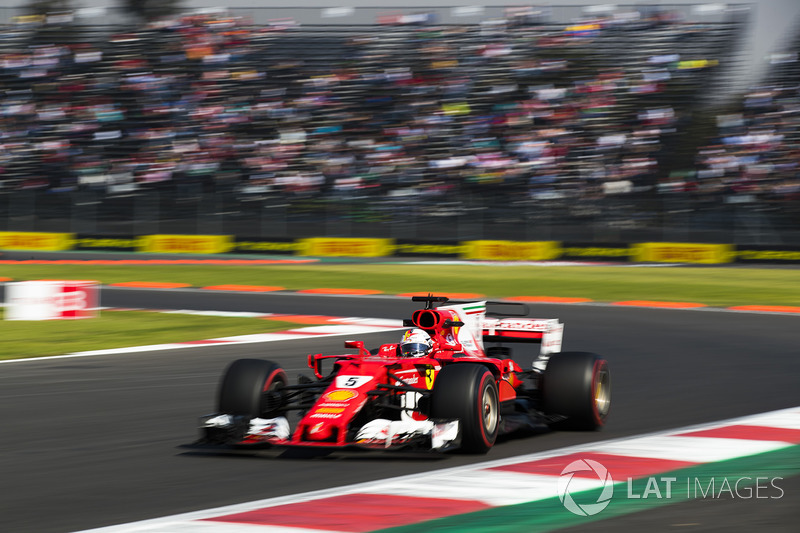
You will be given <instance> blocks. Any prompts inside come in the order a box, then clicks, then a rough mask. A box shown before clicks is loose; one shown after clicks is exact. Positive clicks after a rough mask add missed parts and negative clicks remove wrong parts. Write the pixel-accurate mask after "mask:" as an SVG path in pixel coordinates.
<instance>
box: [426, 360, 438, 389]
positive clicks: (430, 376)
mask: <svg viewBox="0 0 800 533" xmlns="http://www.w3.org/2000/svg"><path fill="white" fill-rule="evenodd" d="M435 378H436V368H435V367H434V366H433V365H425V388H427V389H432V388H433V380H434V379H435Z"/></svg>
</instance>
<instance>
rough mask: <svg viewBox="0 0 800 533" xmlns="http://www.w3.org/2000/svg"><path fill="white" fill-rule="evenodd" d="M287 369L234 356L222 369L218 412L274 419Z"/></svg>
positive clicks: (286, 380)
mask: <svg viewBox="0 0 800 533" xmlns="http://www.w3.org/2000/svg"><path fill="white" fill-rule="evenodd" d="M287 383H288V379H287V377H286V372H284V371H283V369H282V368H281V367H280V366H279V365H278V364H276V363H273V362H272V361H266V360H263V359H237V360H236V361H234V362H233V363H231V364H230V365H229V366H228V368H227V369H226V370H225V374H224V376H223V378H222V381H221V382H220V386H219V394H218V399H217V406H218V412H220V413H224V414H229V415H244V416H251V417H263V418H273V417H274V416H275V415H276V414H277V410H278V408H279V407H280V404H281V402H280V389H282V388H283V387H284V386H285V385H286V384H287Z"/></svg>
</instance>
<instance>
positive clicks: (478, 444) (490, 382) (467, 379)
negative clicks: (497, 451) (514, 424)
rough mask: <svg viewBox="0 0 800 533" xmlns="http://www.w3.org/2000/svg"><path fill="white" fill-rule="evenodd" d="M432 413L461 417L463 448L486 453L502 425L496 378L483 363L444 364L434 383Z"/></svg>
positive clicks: (446, 416)
mask: <svg viewBox="0 0 800 533" xmlns="http://www.w3.org/2000/svg"><path fill="white" fill-rule="evenodd" d="M430 413H431V418H457V419H458V420H459V424H460V426H461V450H462V451H464V452H467V453H486V452H488V451H489V450H490V449H491V448H492V446H493V445H494V442H495V440H496V439H497V433H498V430H499V427H500V399H499V394H498V390H497V380H496V379H495V377H494V375H493V374H492V373H491V371H489V369H488V368H486V367H485V366H483V365H478V364H473V363H456V364H450V365H448V366H445V367H444V368H443V369H442V370H441V371H440V372H439V375H438V376H436V381H435V382H434V384H433V395H432V397H431V410H430Z"/></svg>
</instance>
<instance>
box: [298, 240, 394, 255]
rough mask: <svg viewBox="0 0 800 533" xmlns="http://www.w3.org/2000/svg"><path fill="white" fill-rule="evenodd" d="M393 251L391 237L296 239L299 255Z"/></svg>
mask: <svg viewBox="0 0 800 533" xmlns="http://www.w3.org/2000/svg"><path fill="white" fill-rule="evenodd" d="M393 252H394V240H393V239H352V238H331V239H328V238H322V237H318V238H312V239H300V240H299V241H297V253H298V254H299V255H317V256H325V257H384V256H387V255H392V253H393Z"/></svg>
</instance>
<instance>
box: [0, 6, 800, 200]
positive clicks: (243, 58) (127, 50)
mask: <svg viewBox="0 0 800 533" xmlns="http://www.w3.org/2000/svg"><path fill="white" fill-rule="evenodd" d="M42 24H43V22H42V21H41V20H39V21H34V22H31V21H26V22H24V23H18V24H15V25H11V26H8V27H5V28H0V87H2V88H3V90H2V92H0V188H2V190H3V191H11V190H20V189H37V190H41V191H49V192H51V193H54V194H58V193H69V192H71V191H81V190H93V191H97V192H99V193H101V194H105V195H119V194H129V193H132V192H133V193H137V192H139V193H140V192H143V191H148V190H158V191H162V192H163V191H167V192H169V193H170V195H172V196H174V198H176V199H182V198H184V199H186V198H195V197H197V196H198V195H202V194H215V195H221V196H225V197H228V198H234V199H236V200H237V201H241V202H244V201H247V200H260V199H265V198H270V197H273V198H274V197H279V198H281V199H282V200H283V201H288V202H293V201H295V200H298V201H300V200H308V199H320V198H322V199H328V200H331V199H332V200H338V199H341V198H355V197H358V198H366V199H368V200H370V201H371V202H373V203H374V204H375V205H379V204H381V203H384V204H386V205H391V204H392V203H393V202H394V203H420V204H422V203H425V202H428V201H433V200H442V199H447V200H452V199H462V198H479V199H480V201H481V202H483V203H486V204H492V205H496V206H507V205H509V203H512V202H517V203H519V202H542V201H548V200H558V199H561V200H565V201H567V202H569V203H571V204H575V203H576V202H577V203H579V202H580V200H581V199H587V198H602V197H606V196H614V195H624V194H630V193H635V192H637V191H648V190H655V189H656V188H657V187H656V186H657V184H658V183H659V180H660V179H661V178H663V176H664V175H666V174H667V173H668V171H669V170H670V168H669V166H670V164H671V163H673V159H674V154H673V152H672V149H673V148H674V147H675V145H676V142H677V139H678V135H679V133H680V132H679V129H680V126H681V121H682V120H684V119H685V117H686V116H687V115H688V114H689V113H690V111H691V109H692V106H693V105H697V102H698V101H699V99H700V98H701V96H702V95H703V93H704V91H707V90H708V88H709V86H710V84H711V82H712V80H713V79H714V77H715V74H716V72H717V71H718V70H719V69H720V61H723V62H724V60H725V59H726V58H727V56H726V53H728V51H729V50H730V49H731V48H732V43H733V42H735V40H736V38H737V33H738V31H739V28H738V27H737V26H736V25H735V24H724V23H720V24H713V25H711V24H697V23H690V22H686V21H684V20H682V19H680V17H677V16H675V15H674V14H672V13H668V12H654V13H651V14H649V15H647V16H644V15H641V14H639V13H636V12H629V13H624V14H617V15H610V16H604V17H598V18H594V19H591V20H582V21H579V22H576V23H575V24H572V25H566V26H565V25H563V24H562V25H552V24H543V23H541V21H531V20H527V19H525V18H524V17H520V18H514V17H509V18H507V19H505V20H502V21H497V20H495V21H487V22H485V23H482V24H475V25H458V26H456V25H452V26H448V25H437V24H435V23H434V22H433V21H427V20H424V18H423V19H420V18H412V19H411V20H410V22H409V21H392V23H390V24H376V25H375V26H374V27H371V28H365V27H346V26H341V27H302V26H300V27H298V26H296V25H294V24H293V23H291V21H278V22H276V23H274V24H268V25H259V26H255V25H252V24H248V23H247V22H246V21H245V20H243V19H239V18H236V17H231V16H224V15H220V14H216V15H208V14H206V15H194V16H186V17H182V18H179V19H176V20H170V21H163V22H160V23H158V24H151V25H149V26H147V27H141V28H135V29H134V28H132V29H129V30H126V31H119V29H116V30H114V31H112V33H111V34H110V35H108V34H106V33H104V32H108V31H109V28H104V27H98V28H85V27H77V26H74V27H73V26H71V25H70V24H69V23H67V24H64V23H63V22H62V23H61V24H62V25H61V26H59V28H60V29H59V28H56V30H58V31H49V32H48V33H47V34H48V35H51V36H57V35H62V36H63V35H70V37H69V38H67V39H65V38H61V39H56V38H54V39H52V41H43V40H42V37H41V35H42ZM51 30H52V29H51ZM59 31H61V32H62V33H61V34H59ZM767 92H768V93H769V95H768V96H765V95H763V94H760V93H759V94H754V95H753V97H752V98H751V99H750V100H749V102H750V103H748V105H747V109H748V110H749V111H750V112H754V113H760V112H762V111H764V109H765V106H778V107H779V108H780V110H779V111H778V112H777V113H776V114H775V115H769V114H768V115H767V116H768V117H769V118H767V119H765V120H760V121H756V122H755V123H752V122H751V119H750V118H747V119H746V120H747V121H748V126H747V129H748V133H746V134H739V136H738V137H737V138H738V139H739V140H738V141H731V140H730V139H731V138H732V136H733V135H734V133H732V132H733V130H731V133H726V139H728V140H727V141H724V145H722V146H720V147H714V148H709V149H708V150H706V151H705V152H704V153H703V154H702V158H701V159H702V160H701V164H702V165H704V166H705V167H708V168H709V169H710V170H709V171H711V172H717V170H714V169H717V168H720V163H715V162H714V160H715V158H716V159H726V158H727V159H730V158H731V157H734V158H742V157H744V158H746V160H747V161H748V165H747V176H745V177H748V178H750V177H752V175H753V174H754V173H757V172H760V171H762V170H763V165H764V161H762V160H761V159H759V158H757V157H756V158H753V157H752V156H753V151H754V150H771V146H772V145H773V144H774V143H775V142H785V141H783V140H781V141H778V140H776V137H777V136H779V135H783V134H784V128H783V127H782V126H781V125H782V124H784V123H785V122H786V121H787V120H797V114H796V108H795V107H793V106H791V105H788V104H786V105H784V104H779V103H780V102H781V98H782V96H783V95H784V94H785V93H783V92H782V89H780V88H772V89H769V90H768V91H767ZM743 120H745V119H744V118H743ZM743 135H744V136H743ZM747 136H749V138H751V139H752V142H751V141H744V140H743V139H744V138H745V137H747ZM786 146H790V147H791V146H794V145H786ZM770 153H772V152H770ZM775 153H777V154H779V155H777V156H775V159H774V161H770V162H771V163H774V164H775V165H778V166H780V165H786V166H791V165H796V162H795V160H796V158H793V157H792V156H793V155H795V152H793V151H792V150H791V149H786V150H779V151H778V152H775ZM751 161H753V162H757V163H759V164H752V165H750V164H749V162H751ZM721 164H722V165H723V166H724V165H725V163H721ZM725 168H728V167H725ZM787 168H788V167H787ZM792 168H794V167H792ZM726 172H727V171H726ZM790 186H792V183H791V182H790V181H787V182H785V183H782V184H780V185H778V184H776V187H790ZM794 186H796V181H795V182H794Z"/></svg>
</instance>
